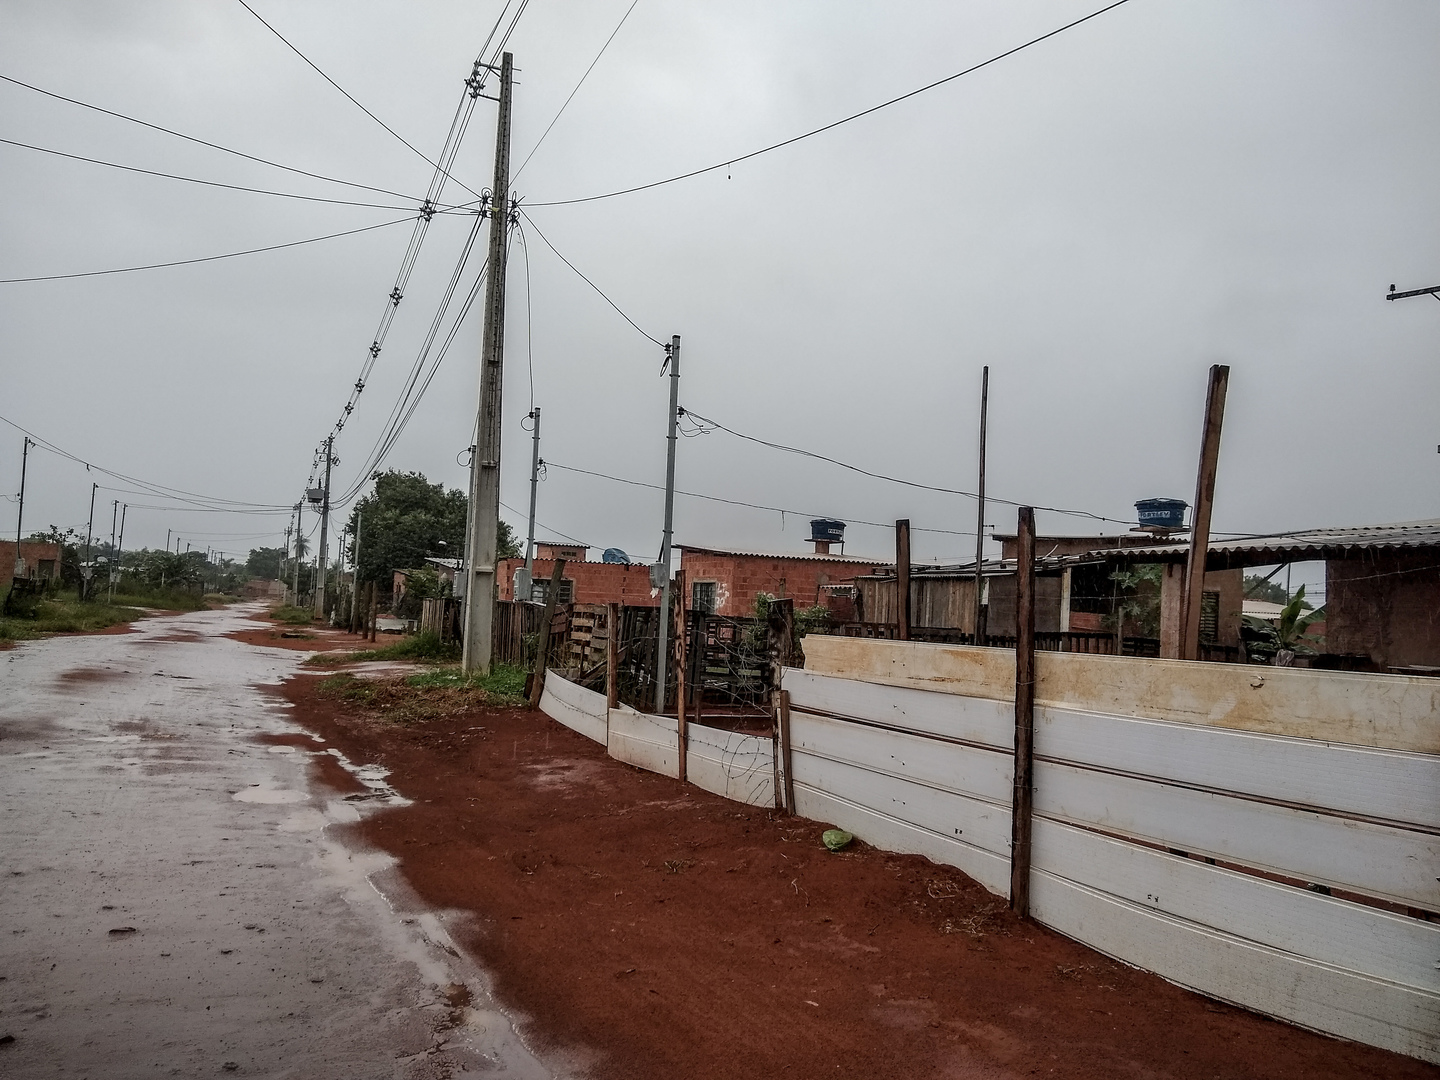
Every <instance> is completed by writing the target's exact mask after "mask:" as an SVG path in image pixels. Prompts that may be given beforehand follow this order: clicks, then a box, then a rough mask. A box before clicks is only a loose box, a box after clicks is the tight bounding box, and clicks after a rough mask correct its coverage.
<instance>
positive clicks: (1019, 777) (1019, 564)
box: [1010, 506, 1035, 918]
mask: <svg viewBox="0 0 1440 1080" xmlns="http://www.w3.org/2000/svg"><path fill="white" fill-rule="evenodd" d="M1016 541H1017V543H1016V547H1017V551H1016V556H1015V782H1014V789H1013V793H1012V796H1011V814H1010V908H1011V910H1012V911H1014V912H1015V913H1016V914H1017V915H1019V916H1020V917H1021V918H1025V917H1027V916H1028V915H1029V914H1030V827H1031V809H1032V806H1033V803H1034V797H1035V511H1034V510H1033V509H1031V508H1030V507H1028V506H1022V507H1020V521H1019V527H1018V528H1017V529H1016Z"/></svg>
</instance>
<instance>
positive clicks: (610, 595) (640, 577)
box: [498, 559, 660, 607]
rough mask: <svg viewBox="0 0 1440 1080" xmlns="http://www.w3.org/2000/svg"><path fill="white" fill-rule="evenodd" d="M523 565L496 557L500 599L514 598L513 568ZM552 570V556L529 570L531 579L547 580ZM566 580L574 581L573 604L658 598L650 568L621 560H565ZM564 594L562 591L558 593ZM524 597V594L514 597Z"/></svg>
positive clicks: (648, 603)
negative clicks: (652, 591)
mask: <svg viewBox="0 0 1440 1080" xmlns="http://www.w3.org/2000/svg"><path fill="white" fill-rule="evenodd" d="M524 565H525V560H524V559H502V560H500V574H499V577H500V580H499V583H498V593H499V597H500V599H501V600H515V599H517V597H516V596H515V571H516V570H519V569H520V568H521V567H523V566H524ZM554 571H555V562H554V560H553V559H536V560H535V568H534V569H533V570H532V571H531V574H532V576H533V579H534V580H535V581H549V580H550V575H551V574H552V573H554ZM563 576H564V579H565V580H566V581H572V582H574V583H575V584H574V602H575V603H577V604H625V605H628V606H630V607H658V606H659V605H660V600H659V597H652V596H651V595H650V568H649V567H648V566H640V565H635V564H631V565H629V566H627V565H625V564H623V563H605V562H567V563H566V564H565V569H564V571H563ZM563 595H564V594H563V593H562V596H563ZM518 599H521V600H524V599H526V597H523V596H522V597H518Z"/></svg>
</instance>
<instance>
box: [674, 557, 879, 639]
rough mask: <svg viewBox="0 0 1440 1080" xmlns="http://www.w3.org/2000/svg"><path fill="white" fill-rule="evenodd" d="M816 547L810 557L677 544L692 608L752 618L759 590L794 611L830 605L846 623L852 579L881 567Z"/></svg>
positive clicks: (870, 561) (868, 560)
mask: <svg viewBox="0 0 1440 1080" xmlns="http://www.w3.org/2000/svg"><path fill="white" fill-rule="evenodd" d="M815 546H816V550H815V551H814V552H812V553H793V554H792V553H784V554H781V553H770V552H761V551H731V550H727V549H725V548H712V547H698V546H692V545H689V544H681V545H677V547H679V549H680V569H682V570H684V571H685V578H686V581H687V582H688V584H689V589H690V597H689V600H690V606H691V608H693V609H695V610H697V611H707V612H709V613H710V614H712V615H730V616H741V615H753V614H754V612H755V597H756V595H757V594H758V593H762V592H763V593H769V594H770V595H771V596H776V597H790V598H791V599H793V600H794V601H795V605H796V607H811V606H813V605H817V604H818V605H821V606H823V607H828V608H831V610H832V611H833V612H834V613H835V615H836V617H837V618H839V619H841V620H842V621H844V620H846V619H849V618H851V617H852V616H851V615H850V614H849V611H848V610H847V609H848V608H849V607H850V605H851V604H852V602H853V597H854V595H855V579H856V578H857V577H862V576H864V575H868V574H873V573H874V572H875V568H876V566H877V565H879V564H878V563H877V562H876V560H874V559H866V558H862V557H860V556H857V555H836V554H832V553H831V552H830V551H829V545H828V544H825V543H823V542H820V541H817V542H816V545H815Z"/></svg>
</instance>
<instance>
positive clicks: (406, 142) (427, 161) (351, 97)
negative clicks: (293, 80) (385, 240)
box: [236, 0, 480, 199]
mask: <svg viewBox="0 0 1440 1080" xmlns="http://www.w3.org/2000/svg"><path fill="white" fill-rule="evenodd" d="M236 2H237V3H238V4H239V5H240V6H241V7H243V8H244V9H245V10H246V11H248V12H250V14H251V15H254V16H255V18H256V19H258V20H259V22H260V25H261V26H263V27H265V29H266V30H269V31H270V32H271V33H272V34H274V35H275V36H276V37H277V38H279V39H280V40H281V41H282V42H283V43H284V44H285V47H286V48H287V49H289V50H290V51H291V52H293V53H294V54H295V55H296V56H298V57H299V58H300V59H301V60H304V61H305V63H306V64H308V65H309V66H310V68H311V69H312V70H313V71H314V72H315V73H316V74H317V75H319V76H320V77H321V78H322V79H324V80H325V81H326V82H327V83H329V84H330V85H331V86H333V87H334V88H335V89H336V90H338V91H340V93H342V94H343V95H345V97H346V99H347V100H348V101H349V102H350V103H351V104H352V105H354V106H355V107H356V108H357V109H359V110H360V111H361V112H363V113H364V114H365V115H366V116H368V117H370V119H371V120H374V121H375V123H377V124H379V125H380V126H381V127H382V128H384V129H385V130H386V131H388V132H389V133H390V134H391V135H393V136H395V138H397V139H399V140H400V142H401V143H402V144H404V145H405V146H406V147H408V148H409V150H410V151H411V152H412V153H414V154H415V155H416V156H418V157H419V158H420V160H421V161H423V162H425V164H427V165H429V166H431V167H432V168H435V169H440V171H441V172H445V175H446V176H447V177H449V178H450V179H451V180H455V177H453V176H450V174H449V173H448V172H446V171H445V170H444V169H442V168H441V166H440V165H438V164H436V163H435V162H433V161H431V160H430V159H429V158H428V157H426V156H425V155H424V154H423V153H421V152H420V151H419V150H418V149H416V148H415V146H414V145H413V144H412V143H411V142H410V141H409V140H408V139H406V138H405V136H403V135H401V134H400V133H399V132H398V131H396V130H395V129H394V128H392V127H391V126H390V125H389V124H387V123H385V121H384V120H381V119H380V118H379V117H378V116H376V115H375V114H374V113H373V112H371V111H370V110H369V109H367V108H366V107H365V106H364V105H362V104H360V102H359V101H358V100H357V99H356V98H355V97H354V95H352V94H351V93H350V91H348V90H346V89H345V88H344V87H343V86H341V85H340V84H339V83H337V82H336V81H335V80H334V79H332V78H331V77H330V76H329V75H326V74H325V72H323V71H321V70H320V68H319V66H318V65H316V64H315V62H314V61H313V60H311V59H310V58H309V57H308V56H306V55H305V54H304V53H303V52H301V51H300V50H299V49H297V48H296V47H295V46H294V45H292V44H291V43H290V41H289V39H288V38H286V37H285V35H284V34H282V33H280V31H279V30H276V29H275V27H273V26H271V25H270V24H269V23H268V22H266V21H265V19H264V18H263V17H262V16H261V15H260V13H259V12H258V11H256V10H255V9H254V8H253V7H251V6H250V5H249V4H247V3H246V2H245V0H236ZM455 183H457V184H459V185H460V186H461V187H462V188H464V189H465V190H466V191H468V192H470V194H471V195H474V196H475V197H476V198H477V199H478V198H479V197H480V193H479V192H478V191H476V190H474V189H473V188H471V187H470V186H469V185H468V184H465V183H464V182H462V181H460V180H455Z"/></svg>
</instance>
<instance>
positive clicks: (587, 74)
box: [511, 0, 640, 181]
mask: <svg viewBox="0 0 1440 1080" xmlns="http://www.w3.org/2000/svg"><path fill="white" fill-rule="evenodd" d="M638 3H640V0H631V2H630V6H629V7H628V8H626V9H625V14H624V15H622V16H620V21H619V22H618V23H616V24H615V29H614V30H611V31H610V36H609V37H608V38H606V39H605V44H604V45H601V46H600V51H599V52H598V53H596V54H595V59H594V60H591V61H590V66H589V67H587V68H586V69H585V74H584V75H581V76H580V81H579V82H577V83H576V84H575V89H574V90H571V91H570V96H569V97H567V98H566V99H565V104H563V105H561V106H560V111H559V112H557V113H556V114H555V115H554V117H553V118H551V120H550V123H549V124H547V125H546V127H545V130H544V131H543V132H541V133H540V138H538V139H536V140H535V145H534V146H532V147H531V148H530V153H528V154H526V155H525V160H524V161H522V162H521V163H520V168H518V169H516V170H515V175H514V176H513V177H512V178H511V179H512V181H514V180H518V179H519V178H520V174H521V173H522V172H524V171H525V166H526V165H529V164H530V159H531V158H533V157H534V156H535V151H536V150H539V149H540V144H541V143H543V142H544V141H545V136H547V135H549V134H550V129H551V128H553V127H554V126H555V123H556V121H558V120H559V119H560V117H561V116H563V115H564V113H565V110H566V109H567V108H568V107H569V105H570V102H572V101H573V100H575V95H576V94H578V93H579V92H580V87H582V86H584V85H585V80H586V79H588V78H589V77H590V72H592V71H594V70H595V65H596V64H598V63H599V62H600V58H601V57H602V56H604V55H605V50H606V49H608V48H610V43H611V42H612V41H614V40H615V35H616V34H618V33H620V27H622V26H624V25H625V20H626V19H628V18H630V13H631V12H632V11H634V10H635V5H636V4H638Z"/></svg>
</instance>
